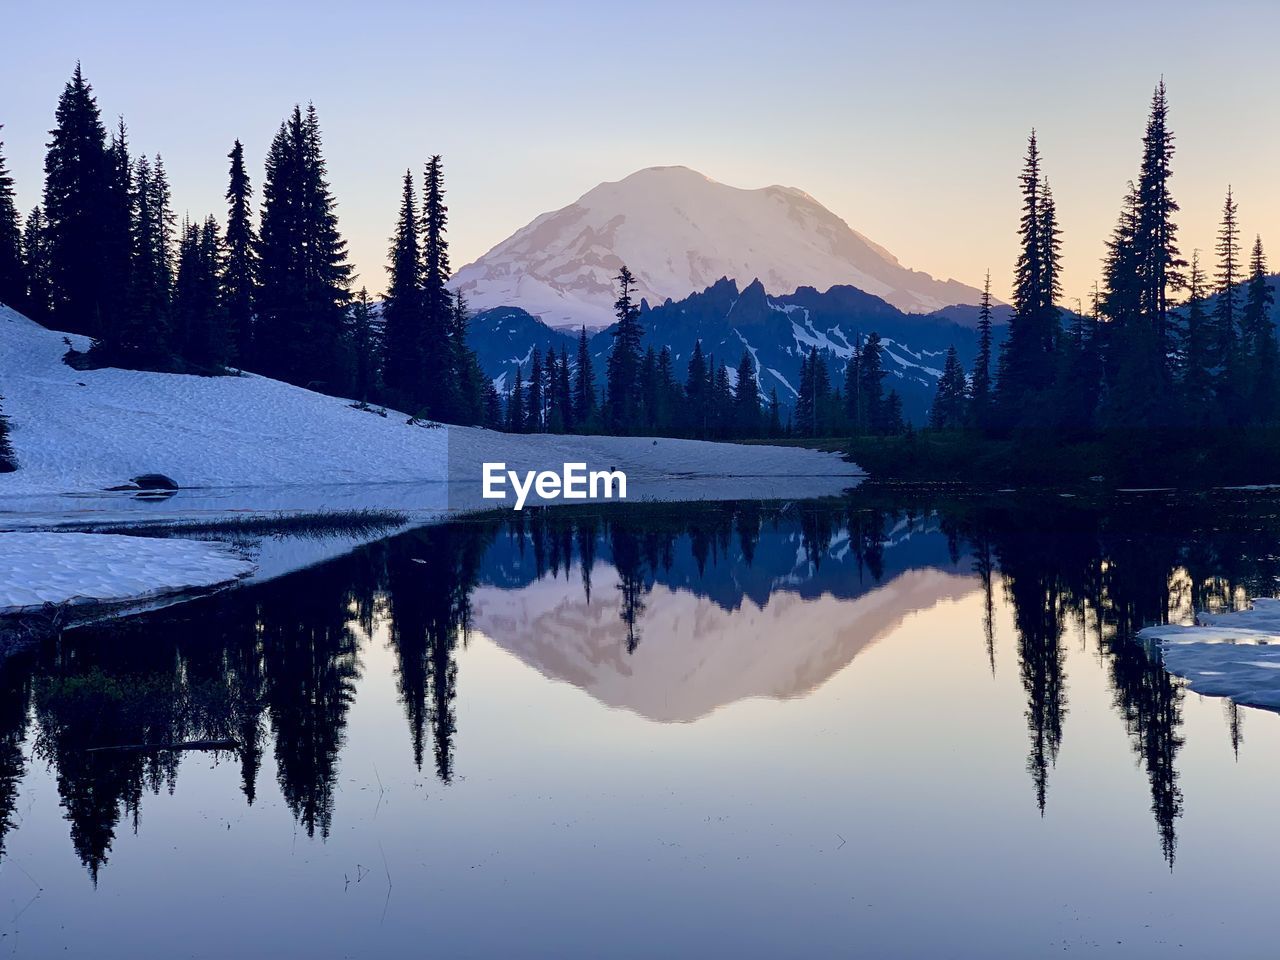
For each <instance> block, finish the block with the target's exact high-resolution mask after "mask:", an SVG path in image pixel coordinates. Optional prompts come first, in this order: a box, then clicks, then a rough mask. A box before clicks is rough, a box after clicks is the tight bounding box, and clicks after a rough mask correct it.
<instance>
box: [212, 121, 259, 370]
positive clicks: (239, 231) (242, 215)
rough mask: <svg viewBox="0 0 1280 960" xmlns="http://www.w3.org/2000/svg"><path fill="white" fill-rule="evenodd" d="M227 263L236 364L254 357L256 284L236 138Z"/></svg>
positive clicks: (248, 195) (249, 197) (249, 193)
mask: <svg viewBox="0 0 1280 960" xmlns="http://www.w3.org/2000/svg"><path fill="white" fill-rule="evenodd" d="M227 159H228V160H230V161H231V170H230V174H229V176H228V181H227V192H226V200H227V236H226V241H225V242H226V265H225V268H224V270H223V272H222V292H221V296H222V307H223V309H224V310H225V311H226V318H227V338H228V342H229V344H230V357H231V359H232V360H233V361H234V362H236V363H239V364H242V365H243V364H247V363H251V362H252V360H253V303H254V294H255V292H256V288H257V283H258V253H257V239H258V238H257V236H256V235H255V233H254V229H253V211H252V209H251V204H252V202H253V187H252V186H251V184H250V182H249V172H248V170H246V169H245V164H244V146H243V144H241V143H240V141H239V140H236V142H235V143H234V144H233V145H232V147H231V152H230V153H229V154H227Z"/></svg>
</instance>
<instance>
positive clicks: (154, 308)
mask: <svg viewBox="0 0 1280 960" xmlns="http://www.w3.org/2000/svg"><path fill="white" fill-rule="evenodd" d="M174 222H175V221H174V216H173V210H172V207H171V205H170V199H169V180H168V177H167V176H166V174H165V170H164V161H163V160H161V158H160V157H159V156H158V155H157V156H156V158H155V160H154V161H152V160H150V159H148V158H147V157H145V156H144V157H140V158H139V159H138V161H137V162H136V163H135V164H134V169H133V234H132V237H133V256H132V265H131V268H130V274H129V295H128V309H127V310H126V311H125V313H124V315H123V316H122V317H121V318H120V320H119V321H118V322H117V323H116V324H115V325H114V326H113V327H112V328H111V329H110V330H108V331H105V332H104V334H103V335H102V337H101V338H100V339H99V341H98V343H97V345H95V347H94V350H93V353H94V356H95V358H96V359H97V360H98V362H100V363H103V364H110V365H114V366H124V367H133V368H138V369H147V370H165V369H169V368H170V367H171V365H172V363H173V346H174V344H173V343H172V342H171V335H172V329H171V325H172V319H173V318H172V316H171V313H170V311H171V307H172V299H173V279H174V277H173V273H174V263H173V247H174V236H173V234H174Z"/></svg>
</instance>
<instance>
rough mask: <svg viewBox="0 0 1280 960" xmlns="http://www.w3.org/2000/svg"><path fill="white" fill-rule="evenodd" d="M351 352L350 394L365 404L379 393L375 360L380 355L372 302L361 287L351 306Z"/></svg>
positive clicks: (379, 384) (377, 370) (379, 343)
mask: <svg viewBox="0 0 1280 960" xmlns="http://www.w3.org/2000/svg"><path fill="white" fill-rule="evenodd" d="M351 349H352V353H353V354H354V356H355V371H354V380H353V383H352V387H353V390H352V392H353V394H354V396H355V398H356V399H357V400H359V401H361V402H364V403H367V402H368V401H369V399H370V398H372V397H374V396H376V395H377V394H378V393H379V392H380V390H381V378H380V376H379V369H378V358H379V357H380V356H382V344H381V342H380V337H379V331H378V325H377V323H376V322H375V321H374V316H373V300H372V299H370V297H369V291H368V290H367V289H366V288H364V287H361V288H360V291H359V292H358V293H357V294H356V296H355V299H354V300H353V301H352V304H351Z"/></svg>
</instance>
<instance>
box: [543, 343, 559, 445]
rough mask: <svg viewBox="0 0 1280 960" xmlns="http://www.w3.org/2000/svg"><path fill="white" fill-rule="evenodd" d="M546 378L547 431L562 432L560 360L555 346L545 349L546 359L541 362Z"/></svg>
mask: <svg viewBox="0 0 1280 960" xmlns="http://www.w3.org/2000/svg"><path fill="white" fill-rule="evenodd" d="M543 374H544V379H545V380H546V383H545V385H544V386H543V395H544V396H545V397H546V398H547V399H546V404H547V433H564V413H563V412H562V411H561V410H560V395H559V387H560V360H559V358H558V357H557V356H556V351H555V348H554V347H552V348H550V349H548V350H547V359H546V362H545V363H544V364H543Z"/></svg>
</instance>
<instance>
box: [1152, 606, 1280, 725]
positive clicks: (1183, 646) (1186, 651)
mask: <svg viewBox="0 0 1280 960" xmlns="http://www.w3.org/2000/svg"><path fill="white" fill-rule="evenodd" d="M1138 635H1139V636H1140V637H1142V638H1144V639H1147V640H1153V641H1156V642H1158V643H1159V645H1160V649H1161V652H1162V654H1163V660H1164V667H1165V669H1166V670H1168V671H1169V672H1170V673H1172V674H1174V675H1175V676H1179V677H1185V678H1186V679H1187V680H1188V681H1189V682H1190V685H1191V689H1192V690H1194V691H1196V692H1197V693H1202V694H1205V695H1206V696H1210V697H1228V698H1230V699H1231V700H1234V701H1235V702H1236V703H1239V704H1241V705H1243V706H1249V707H1265V708H1267V709H1270V710H1280V600H1271V599H1265V598H1260V599H1257V600H1254V601H1253V609H1252V610H1242V611H1239V612H1237V613H1222V614H1209V613H1202V614H1199V615H1197V617H1196V623H1195V625H1194V626H1176V625H1165V626H1157V627H1147V628H1146V629H1144V630H1142V631H1141V632H1140V633H1139V634H1138Z"/></svg>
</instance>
